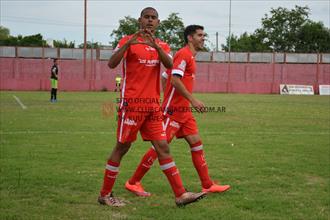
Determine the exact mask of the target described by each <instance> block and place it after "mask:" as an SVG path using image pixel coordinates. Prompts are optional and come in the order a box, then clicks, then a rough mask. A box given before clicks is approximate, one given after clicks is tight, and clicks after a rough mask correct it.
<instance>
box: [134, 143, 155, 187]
mask: <svg viewBox="0 0 330 220" xmlns="http://www.w3.org/2000/svg"><path fill="white" fill-rule="evenodd" d="M156 159H157V152H156V151H155V149H154V148H153V147H151V148H150V149H149V150H148V151H147V153H145V155H144V156H143V158H142V160H141V161H140V164H139V165H138V167H137V168H136V170H135V172H134V174H133V176H132V177H131V178H130V179H129V181H128V182H129V184H135V183H136V182H140V181H141V179H142V178H143V177H144V175H145V174H146V173H147V172H148V171H149V170H150V168H151V166H152V165H153V163H154V161H155V160H156Z"/></svg>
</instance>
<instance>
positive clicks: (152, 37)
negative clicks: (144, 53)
mask: <svg viewBox="0 0 330 220" xmlns="http://www.w3.org/2000/svg"><path fill="white" fill-rule="evenodd" d="M144 36H145V38H146V39H147V41H145V44H146V45H149V46H150V47H153V48H155V49H159V48H160V46H159V45H158V44H157V43H156V41H155V39H156V37H155V35H154V34H153V33H152V32H151V31H150V30H148V29H145V34H144Z"/></svg>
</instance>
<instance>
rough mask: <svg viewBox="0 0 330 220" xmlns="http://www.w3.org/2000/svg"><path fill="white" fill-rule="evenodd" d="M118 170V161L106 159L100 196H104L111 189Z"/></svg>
mask: <svg viewBox="0 0 330 220" xmlns="http://www.w3.org/2000/svg"><path fill="white" fill-rule="evenodd" d="M118 172H119V163H116V162H112V161H111V160H108V163H107V165H106V167H105V171H104V179H103V186H102V189H101V196H105V195H107V194H109V193H110V192H111V191H112V187H113V185H114V184H115V181H116V178H117V175H118Z"/></svg>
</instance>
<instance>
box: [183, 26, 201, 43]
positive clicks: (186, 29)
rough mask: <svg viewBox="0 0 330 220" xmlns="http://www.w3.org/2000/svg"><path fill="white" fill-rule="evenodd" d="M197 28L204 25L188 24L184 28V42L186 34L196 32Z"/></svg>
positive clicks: (186, 39) (199, 28)
mask: <svg viewBox="0 0 330 220" xmlns="http://www.w3.org/2000/svg"><path fill="white" fill-rule="evenodd" d="M197 30H204V27H203V26H201V25H196V24H193V25H189V26H187V27H186V28H185V29H184V34H183V35H184V42H186V44H187V43H188V36H189V35H193V34H194V33H196V31H197Z"/></svg>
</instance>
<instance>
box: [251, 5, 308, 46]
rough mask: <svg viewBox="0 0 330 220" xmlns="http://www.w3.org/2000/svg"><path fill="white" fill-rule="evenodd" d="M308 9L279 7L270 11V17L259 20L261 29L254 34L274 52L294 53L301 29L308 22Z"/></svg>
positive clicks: (266, 16)
mask: <svg viewBox="0 0 330 220" xmlns="http://www.w3.org/2000/svg"><path fill="white" fill-rule="evenodd" d="M309 11H310V10H309V8H308V7H307V6H305V7H301V6H297V5H296V6H295V8H294V9H291V10H289V9H287V8H283V7H279V8H277V9H273V8H272V9H271V11H270V16H268V15H267V14H265V17H264V18H262V19H261V23H262V27H261V28H260V29H257V30H256V31H255V34H256V35H257V36H258V37H259V38H260V39H263V43H264V44H266V45H267V46H269V47H270V48H272V49H273V50H274V51H278V52H279V51H285V52H294V51H295V48H296V46H297V42H298V33H299V31H300V29H301V27H302V26H303V25H304V24H305V23H306V22H308V21H309V20H308V15H309Z"/></svg>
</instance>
